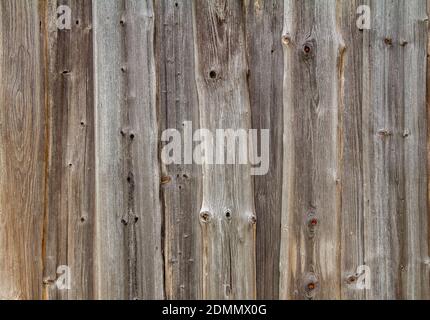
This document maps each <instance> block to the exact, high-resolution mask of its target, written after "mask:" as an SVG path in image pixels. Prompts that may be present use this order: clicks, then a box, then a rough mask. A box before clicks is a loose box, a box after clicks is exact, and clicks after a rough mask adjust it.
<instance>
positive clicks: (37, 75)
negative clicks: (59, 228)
mask: <svg viewBox="0 0 430 320" xmlns="http://www.w3.org/2000/svg"><path fill="white" fill-rule="evenodd" d="M38 6H39V1H24V0H18V1H15V0H6V1H1V2H0V171H1V172H0V278H1V281H0V299H40V298H41V297H42V250H41V249H42V235H43V216H44V206H43V203H44V202H43V201H44V198H45V188H44V186H45V158H44V151H45V103H44V93H43V85H44V74H43V69H42V66H43V61H44V57H43V44H41V42H40V33H39V31H40V26H39V8H38Z"/></svg>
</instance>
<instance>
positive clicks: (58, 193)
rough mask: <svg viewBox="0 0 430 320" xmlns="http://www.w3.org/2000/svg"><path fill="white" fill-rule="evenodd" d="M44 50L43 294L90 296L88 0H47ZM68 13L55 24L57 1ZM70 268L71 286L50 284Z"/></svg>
mask: <svg viewBox="0 0 430 320" xmlns="http://www.w3.org/2000/svg"><path fill="white" fill-rule="evenodd" d="M45 3H46V12H45V17H44V21H43V25H46V30H45V34H44V37H45V39H44V41H46V47H47V50H48V59H49V60H48V61H47V63H48V64H47V66H46V68H47V74H48V77H49V83H47V87H46V91H47V96H48V105H49V114H48V121H49V122H48V123H49V146H50V147H49V150H48V155H47V157H48V161H49V162H48V173H49V179H48V187H47V188H48V199H47V201H48V203H47V216H46V221H45V226H46V233H45V239H44V240H45V241H44V253H45V254H44V289H45V290H44V298H45V299H51V300H52V299H91V298H93V297H94V295H93V241H94V234H93V229H94V202H95V196H94V191H95V183H94V157H95V154H94V103H93V95H94V89H93V72H92V70H93V68H92V63H93V50H92V49H93V47H92V40H93V39H92V3H91V1H83V0H79V1H61V3H59V2H57V1H46V2H45ZM59 5H67V6H68V7H69V8H70V9H71V13H72V25H71V30H60V29H58V28H57V24H56V20H55V19H53V17H57V7H58V6H59ZM59 266H67V267H69V270H70V276H71V278H70V279H71V287H70V289H69V290H66V289H61V290H59V288H58V286H57V285H56V284H55V280H56V279H57V268H58V267H59Z"/></svg>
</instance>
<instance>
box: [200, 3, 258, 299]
mask: <svg viewBox="0 0 430 320" xmlns="http://www.w3.org/2000/svg"><path fill="white" fill-rule="evenodd" d="M242 5H243V4H242V3H241V2H239V1H234V0H231V1H229V0H227V1H210V0H205V1H200V0H199V1H194V6H193V10H194V19H195V20H194V33H195V35H194V40H195V49H196V72H197V90H198V97H199V108H200V124H201V127H202V128H205V129H208V130H210V131H211V132H212V133H213V134H215V132H216V129H234V130H236V129H245V130H247V129H249V128H250V121H251V119H250V102H249V92H248V86H247V82H246V74H247V70H248V69H247V64H246V55H245V54H246V51H245V34H244V12H243V11H244V8H243V7H242ZM202 170H203V204H202V208H201V224H202V236H203V268H204V270H203V298H206V299H251V298H255V297H256V278H255V277H256V275H255V223H254V221H255V211H254V203H253V187H252V180H251V176H250V166H249V165H240V164H235V165H209V164H205V165H203V167H202Z"/></svg>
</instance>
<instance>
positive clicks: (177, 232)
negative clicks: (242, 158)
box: [155, 0, 202, 299]
mask: <svg viewBox="0 0 430 320" xmlns="http://www.w3.org/2000/svg"><path fill="white" fill-rule="evenodd" d="M155 4H156V13H157V14H156V21H157V27H156V29H157V34H156V39H158V41H156V43H158V48H157V55H156V59H157V61H158V69H157V71H158V77H159V88H158V96H159V103H160V114H159V115H160V120H159V123H160V130H161V131H162V130H166V129H177V130H179V131H180V132H181V133H182V134H184V132H185V130H186V129H185V127H184V124H185V121H191V122H192V127H193V128H192V130H197V129H198V128H199V127H200V119H199V109H198V101H197V88H196V80H195V66H194V40H193V17H192V1H190V0H186V1H175V0H168V1H156V2H155ZM160 136H161V135H160ZM183 151H184V150H183ZM184 152H187V151H184ZM182 163H183V164H182V165H180V164H171V165H165V164H163V163H162V168H163V178H162V181H163V183H162V196H163V200H164V222H165V228H164V230H165V244H164V248H165V252H164V255H165V259H164V261H165V290H166V297H167V298H168V299H198V298H201V296H202V292H201V282H202V280H201V279H202V269H201V265H202V261H201V257H202V254H201V246H200V244H201V239H200V235H201V234H200V233H201V232H200V223H199V213H200V207H201V179H202V176H201V167H200V166H199V165H195V164H194V165H191V164H185V163H184V157H182Z"/></svg>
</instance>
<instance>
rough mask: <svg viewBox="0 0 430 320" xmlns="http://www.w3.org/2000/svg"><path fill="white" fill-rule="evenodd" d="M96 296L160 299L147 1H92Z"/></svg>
mask: <svg viewBox="0 0 430 320" xmlns="http://www.w3.org/2000/svg"><path fill="white" fill-rule="evenodd" d="M93 24H94V44H95V45H94V59H95V91H96V94H95V104H96V197H97V198H96V219H97V221H96V243H97V245H96V255H97V258H96V261H97V262H96V264H97V267H96V273H97V277H96V297H97V298H107V299H111V298H118V299H157V298H158V299H160V298H162V297H163V296H164V293H163V291H164V290H163V272H162V271H161V270H163V263H162V261H163V259H162V241H161V207H160V199H159V187H160V173H159V163H158V127H157V120H156V79H155V62H154V45H153V36H154V14H153V3H152V1H135V0H125V1H113V0H108V1H106V0H103V1H101V0H97V1H94V2H93Z"/></svg>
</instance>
